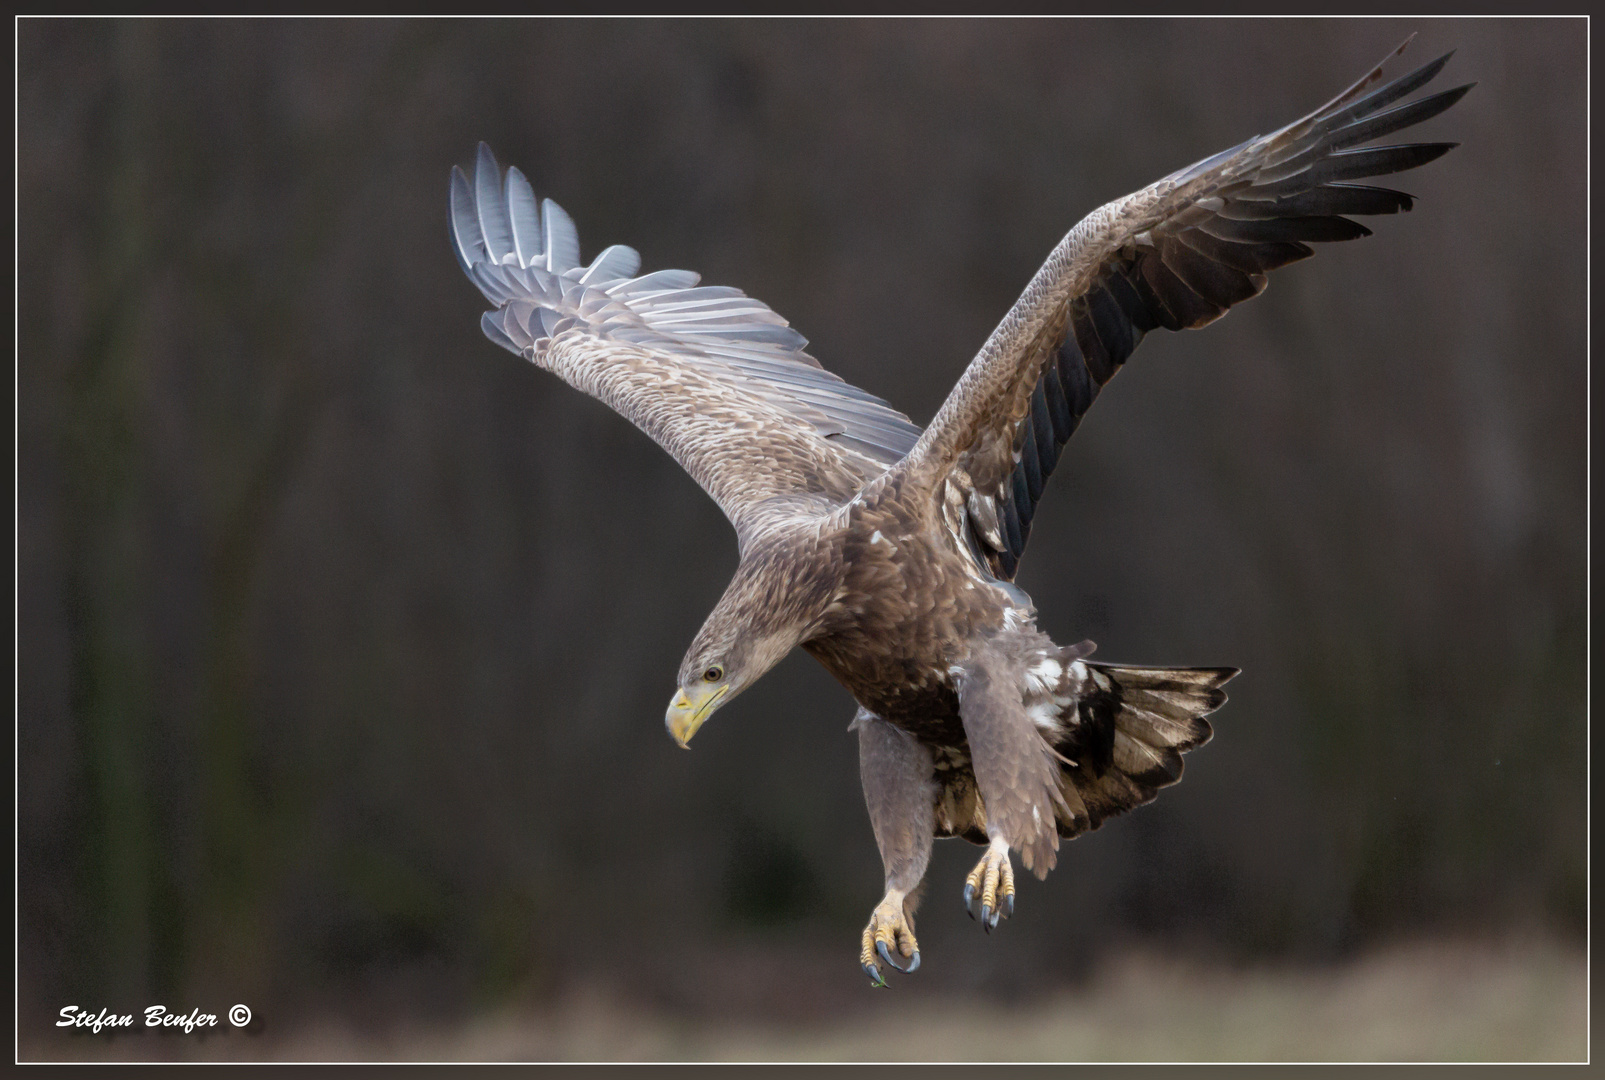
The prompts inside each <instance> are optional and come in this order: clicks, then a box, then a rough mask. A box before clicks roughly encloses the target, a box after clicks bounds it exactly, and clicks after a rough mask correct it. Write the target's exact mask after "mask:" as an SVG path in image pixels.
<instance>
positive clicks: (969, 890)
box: [964, 881, 975, 919]
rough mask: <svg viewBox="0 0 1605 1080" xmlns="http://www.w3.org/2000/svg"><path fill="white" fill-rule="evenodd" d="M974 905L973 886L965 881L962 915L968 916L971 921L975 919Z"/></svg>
mask: <svg viewBox="0 0 1605 1080" xmlns="http://www.w3.org/2000/svg"><path fill="white" fill-rule="evenodd" d="M974 904H975V886H974V885H971V884H970V883H969V882H967V881H966V882H965V883H964V914H966V915H968V916H969V917H970V918H972V919H973V918H975V908H974V906H973V905H974Z"/></svg>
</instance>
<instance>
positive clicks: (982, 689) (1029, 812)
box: [957, 631, 1063, 933]
mask: <svg viewBox="0 0 1605 1080" xmlns="http://www.w3.org/2000/svg"><path fill="white" fill-rule="evenodd" d="M1046 641H1047V639H1046V638H1045V637H1043V636H1042V635H1040V634H1036V633H1035V632H1034V631H1033V632H1032V633H1031V634H1030V635H1026V634H1016V635H1011V636H1004V635H999V636H998V637H997V638H994V639H992V640H990V641H987V642H984V643H981V644H979V645H978V646H977V647H976V648H975V650H974V652H973V653H972V655H971V656H970V658H969V659H968V660H967V661H965V663H964V664H962V665H960V667H959V670H958V672H957V674H958V695H959V719H960V720H962V721H963V723H964V738H965V741H966V742H968V743H969V751H970V766H971V768H972V769H973V770H974V772H975V786H976V788H977V789H978V790H979V791H980V794H981V803H982V805H983V806H984V807H985V822H986V835H987V839H988V841H989V843H988V844H987V849H986V854H985V855H983V856H982V857H981V861H980V862H979V863H977V864H976V866H975V869H974V870H972V871H971V872H970V875H969V877H968V878H966V879H965V882H964V907H965V910H966V911H969V910H971V909H972V907H973V905H974V903H975V900H976V894H977V893H979V894H980V901H981V911H980V918H981V925H982V926H983V927H984V928H985V929H986V930H987V932H988V933H990V932H991V931H992V930H993V928H995V927H996V926H997V925H998V922H999V920H1001V919H1004V918H1007V917H1008V916H1010V915H1012V914H1014V867H1013V865H1012V864H1011V863H1010V862H1009V849H1010V848H1011V847H1012V848H1015V849H1016V850H1018V851H1019V852H1020V862H1021V863H1022V864H1023V865H1024V866H1025V868H1026V869H1027V870H1030V871H1032V872H1033V873H1035V874H1036V875H1037V877H1039V878H1040V877H1046V876H1047V875H1048V871H1049V870H1051V869H1052V868H1053V864H1054V862H1055V861H1056V859H1057V856H1058V850H1059V834H1058V827H1057V818H1058V811H1059V803H1060V802H1062V800H1063V795H1062V794H1061V793H1060V791H1059V767H1058V763H1057V762H1056V761H1055V760H1054V757H1053V750H1052V748H1051V747H1050V746H1049V745H1048V743H1047V742H1046V741H1045V739H1044V738H1043V735H1042V732H1041V731H1040V730H1039V729H1038V724H1037V722H1036V720H1035V718H1034V717H1033V716H1032V715H1031V714H1030V713H1028V712H1027V711H1026V706H1025V700H1024V693H1023V692H1024V689H1025V687H1026V685H1027V684H1026V667H1027V664H1028V663H1029V662H1030V661H1031V660H1032V659H1033V658H1035V656H1037V655H1039V651H1040V649H1041V647H1042V642H1046ZM1048 644H1049V645H1050V646H1051V642H1049V643H1048Z"/></svg>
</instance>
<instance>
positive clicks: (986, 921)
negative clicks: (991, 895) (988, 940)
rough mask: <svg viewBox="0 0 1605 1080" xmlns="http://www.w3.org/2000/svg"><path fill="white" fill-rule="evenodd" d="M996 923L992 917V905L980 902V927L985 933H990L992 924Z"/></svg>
mask: <svg viewBox="0 0 1605 1080" xmlns="http://www.w3.org/2000/svg"><path fill="white" fill-rule="evenodd" d="M997 924H998V921H997V920H996V919H994V918H993V917H992V905H991V904H982V905H981V929H982V930H985V931H986V932H987V933H989V934H990V933H991V932H992V928H993V927H994V926H996V925H997Z"/></svg>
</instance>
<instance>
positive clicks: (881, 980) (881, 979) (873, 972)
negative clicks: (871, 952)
mask: <svg viewBox="0 0 1605 1080" xmlns="http://www.w3.org/2000/svg"><path fill="white" fill-rule="evenodd" d="M860 966H861V967H863V969H864V974H865V975H868V976H869V982H870V988H871V989H874V988H875V987H880V986H885V985H886V977H885V976H884V975H882V974H881V973H880V970H879V969H878V968H876V967H875V965H874V964H862V965H860Z"/></svg>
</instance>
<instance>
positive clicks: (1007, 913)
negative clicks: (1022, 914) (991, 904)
mask: <svg viewBox="0 0 1605 1080" xmlns="http://www.w3.org/2000/svg"><path fill="white" fill-rule="evenodd" d="M1006 903H1007V904H1008V905H1009V906H1008V907H1006V908H1004V909H1003V916H1004V918H1007V919H1012V918H1014V894H1013V893H1010V894H1009V895H1008V897H1007V898H1006Z"/></svg>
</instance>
